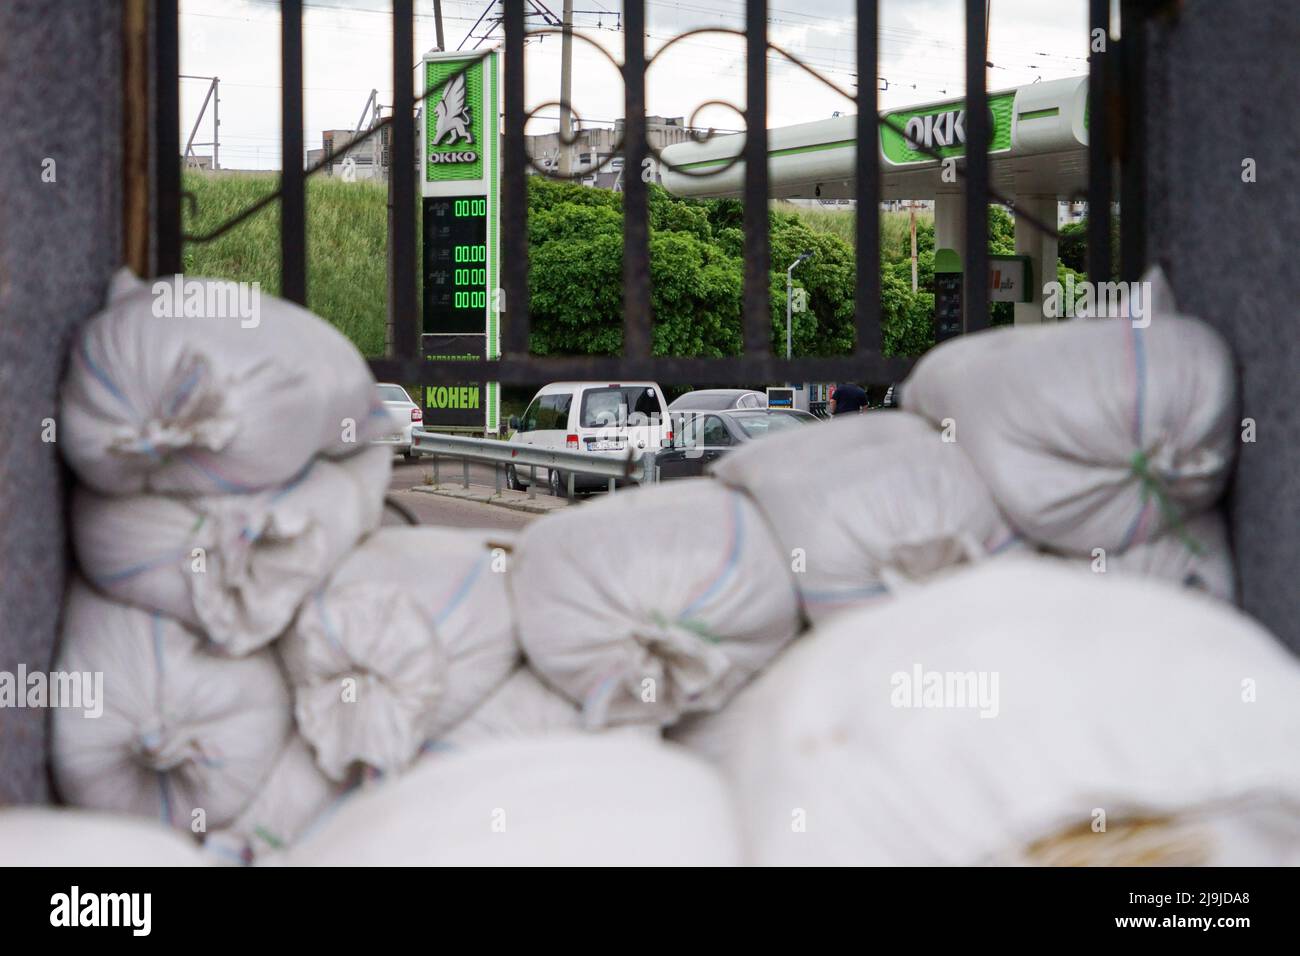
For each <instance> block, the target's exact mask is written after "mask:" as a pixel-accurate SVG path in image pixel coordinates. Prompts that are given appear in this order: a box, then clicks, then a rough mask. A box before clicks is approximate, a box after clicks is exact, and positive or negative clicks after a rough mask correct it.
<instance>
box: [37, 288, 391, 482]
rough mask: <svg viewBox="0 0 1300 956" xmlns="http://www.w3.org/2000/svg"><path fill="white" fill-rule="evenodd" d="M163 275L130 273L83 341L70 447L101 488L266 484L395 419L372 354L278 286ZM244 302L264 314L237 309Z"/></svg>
mask: <svg viewBox="0 0 1300 956" xmlns="http://www.w3.org/2000/svg"><path fill="white" fill-rule="evenodd" d="M156 284H157V285H158V287H159V288H158V292H157V293H155V291H154V288H153V285H151V284H149V283H145V282H141V281H139V280H137V279H135V278H134V277H133V276H132V275H131V274H130V273H129V272H127V271H126V270H123V271H122V272H121V273H119V274H118V276H117V277H116V279H115V281H114V283H113V286H112V288H111V290H110V294H109V301H108V304H107V306H106V307H105V308H104V310H103V311H102V312H100V313H98V314H97V315H95V316H94V317H93V318H91V319H90V321H89V322H87V323H86V325H85V326H83V327H82V329H81V330H80V332H79V334H78V336H77V341H76V342H75V344H74V346H73V349H72V355H71V358H70V361H69V366H68V371H67V374H66V375H65V377H64V381H63V392H62V415H61V420H60V435H59V446H60V447H61V448H62V449H63V453H64V456H65V458H66V459H67V461H68V463H69V464H70V465H71V466H72V469H73V470H74V471H75V472H76V473H77V477H78V478H79V479H80V480H81V481H83V482H85V483H86V484H87V485H89V486H91V487H92V488H94V489H96V490H97V491H100V492H103V493H105V494H115V495H120V494H131V493H134V492H140V491H163V492H187V493H198V494H214V493H232V492H248V491H257V490H261V489H264V488H270V487H274V486H276V485H281V484H283V483H285V482H287V481H290V480H291V479H292V478H293V477H294V476H295V475H297V474H298V473H299V472H300V471H301V470H302V469H303V468H304V467H305V466H306V465H307V463H308V462H309V461H311V459H312V458H314V457H315V456H316V455H318V454H326V455H345V454H349V453H351V452H354V451H356V450H357V449H359V448H363V447H365V446H366V444H367V442H368V441H369V439H370V438H371V437H373V435H372V434H371V433H372V431H373V430H374V429H375V428H377V427H379V426H381V425H382V424H383V423H384V422H385V416H386V413H385V412H384V409H383V406H382V404H380V403H379V402H378V399H377V396H376V392H375V382H374V378H373V377H372V376H371V374H370V370H369V369H368V368H367V366H366V363H365V359H364V358H363V357H362V356H361V354H360V353H359V352H358V351H357V350H356V348H355V347H354V346H353V345H352V344H351V343H350V342H349V341H348V340H347V338H346V337H345V336H344V335H343V334H342V333H341V332H339V331H338V330H337V329H335V328H333V327H332V326H331V325H330V324H329V323H327V322H324V321H322V320H321V319H320V318H318V317H317V316H315V315H313V314H312V313H311V312H308V311H307V310H306V309H304V308H301V307H299V306H297V305H294V304H293V303H291V302H287V301H285V300H283V299H279V298H275V297H273V296H269V295H268V296H260V295H259V296H258V297H257V298H256V300H253V301H250V302H247V303H240V301H239V300H238V299H237V298H235V299H232V298H231V294H232V293H234V294H235V295H236V296H237V295H238V290H237V288H236V287H235V284H234V283H230V282H223V281H220V280H213V279H186V278H185V277H183V276H176V277H167V278H166V279H163V280H159V282H158V283H156ZM177 289H179V290H181V292H182V293H183V294H182V295H181V296H180V297H179V298H178V297H177V296H176V295H175V291H176V290H177ZM244 294H245V296H246V297H247V295H248V292H247V291H245V293H244ZM182 300H183V301H182ZM200 301H202V303H203V304H202V305H199V303H200ZM186 304H189V305H191V306H192V308H191V309H190V310H189V311H181V308H180V307H181V306H183V305H186ZM241 304H246V305H255V306H256V309H255V314H254V310H249V312H250V316H249V317H243V316H241V315H230V314H229V313H230V312H231V311H232V310H234V309H236V307H237V306H238V305H241ZM211 307H216V309H217V310H218V311H221V312H225V313H227V314H228V317H217V316H214V315H210V314H207V313H208V312H209V311H211ZM240 311H243V310H240ZM178 313H179V314H178ZM195 313H200V314H195Z"/></svg>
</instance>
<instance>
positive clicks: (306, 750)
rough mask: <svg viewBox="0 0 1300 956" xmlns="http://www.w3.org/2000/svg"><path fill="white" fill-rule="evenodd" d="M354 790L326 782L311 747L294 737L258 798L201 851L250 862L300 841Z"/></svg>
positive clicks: (225, 859)
mask: <svg viewBox="0 0 1300 956" xmlns="http://www.w3.org/2000/svg"><path fill="white" fill-rule="evenodd" d="M351 785H352V783H351V782H350V783H349V784H340V783H336V782H335V781H333V780H330V779H329V778H328V777H326V776H325V774H324V773H323V772H322V771H321V769H320V768H319V767H318V766H316V760H315V758H314V756H313V755H312V752H311V747H310V746H308V744H307V742H306V741H305V740H304V739H303V738H302V736H301V735H300V734H297V733H295V734H292V735H290V737H289V739H288V741H287V742H286V744H285V746H284V750H283V751H282V752H281V754H280V756H279V757H278V758H277V759H276V761H275V765H274V766H273V767H272V768H271V771H270V773H269V774H267V777H266V779H265V780H263V781H262V784H261V786H260V787H258V790H257V794H256V795H255V796H254V797H253V799H252V800H250V801H249V803H248V805H247V806H246V807H245V808H244V809H243V810H242V811H240V813H239V815H238V816H237V817H236V818H235V819H234V820H233V821H232V822H231V823H230V824H229V826H226V827H223V828H221V829H219V830H214V831H213V832H211V833H209V834H208V836H207V839H206V840H204V841H203V848H204V850H206V851H208V852H209V853H212V854H215V855H216V857H218V858H219V859H220V860H222V861H223V862H226V863H237V864H248V863H252V862H253V861H254V860H256V859H257V858H259V857H261V856H263V855H265V854H267V853H272V852H274V851H276V850H282V849H284V848H285V847H287V846H290V845H292V844H293V843H295V842H297V841H298V840H299V839H301V838H302V837H303V835H304V834H306V833H307V832H308V831H309V830H310V828H311V827H312V825H313V824H314V823H316V822H317V821H318V820H320V819H321V817H322V815H323V814H325V813H327V812H329V810H330V809H331V808H333V807H334V806H335V805H337V803H338V802H339V801H340V800H341V799H342V798H343V796H344V794H345V793H346V792H347V791H348V789H349V788H350V786H351Z"/></svg>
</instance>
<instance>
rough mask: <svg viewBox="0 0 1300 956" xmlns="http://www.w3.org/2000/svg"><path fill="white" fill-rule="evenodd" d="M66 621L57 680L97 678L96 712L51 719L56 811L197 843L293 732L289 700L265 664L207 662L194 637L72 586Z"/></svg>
mask: <svg viewBox="0 0 1300 956" xmlns="http://www.w3.org/2000/svg"><path fill="white" fill-rule="evenodd" d="M63 617H64V620H63V634H62V639H61V643H60V645H59V650H58V656H57V659H56V663H55V668H56V670H57V671H59V672H67V673H77V674H86V673H88V674H92V675H102V679H103V703H104V706H103V713H102V714H101V715H100V716H98V717H96V716H90V715H87V714H86V712H85V710H84V709H73V708H57V709H55V710H54V715H53V730H52V742H51V754H50V761H51V765H52V767H53V771H54V779H55V782H56V784H57V786H58V790H59V793H60V794H61V795H62V797H63V799H64V800H65V801H66V802H68V803H71V804H75V805H77V806H82V807H92V808H94V809H98V810H112V811H119V812H124V813H133V814H137V815H140V816H146V817H153V818H154V819H161V820H162V821H163V822H164V823H170V824H171V825H173V826H175V827H178V828H180V829H183V830H193V831H194V832H200V831H199V830H198V829H194V828H195V827H196V826H201V827H202V828H203V829H208V830H210V829H213V828H216V827H220V826H223V825H224V824H226V823H228V822H229V821H230V820H232V819H233V818H234V817H235V815H236V814H237V813H238V812H239V811H240V810H241V809H243V807H244V806H245V805H246V804H247V803H248V801H249V800H250V799H251V798H252V796H253V794H254V793H255V792H256V791H257V789H258V787H259V786H260V785H261V783H262V781H263V780H264V779H265V778H266V776H267V774H268V773H269V772H270V770H271V767H272V766H273V765H274V763H275V760H276V757H277V756H278V755H279V753H280V750H281V749H282V748H283V746H284V742H285V740H286V739H287V737H288V734H289V731H290V726H291V718H290V701H289V692H288V688H287V687H286V686H285V683H284V678H283V676H282V675H281V673H280V668H279V666H278V665H277V663H276V661H275V658H274V657H273V656H272V654H271V653H270V652H269V651H259V652H257V653H255V654H251V655H249V656H247V657H242V658H229V657H224V656H221V655H217V654H212V653H209V652H208V651H207V650H206V644H205V642H204V641H203V639H202V638H201V637H199V635H197V634H195V633H194V632H193V631H190V630H188V629H186V628H185V627H183V626H182V625H180V624H178V623H177V622H175V621H172V620H170V619H168V618H165V617H163V616H162V615H160V614H157V613H152V614H151V613H149V612H147V611H141V610H138V609H136V608H133V607H129V606H127V605H124V604H117V603H115V602H113V601H109V600H106V599H105V598H102V597H100V596H99V595H97V594H96V593H95V592H94V591H93V590H92V589H91V588H90V587H88V586H87V585H86V584H84V583H83V582H81V581H75V582H74V583H73V584H72V585H71V587H70V589H69V591H68V595H67V600H66V602H65V605H64V612H63ZM199 811H202V812H201V813H200V812H199Z"/></svg>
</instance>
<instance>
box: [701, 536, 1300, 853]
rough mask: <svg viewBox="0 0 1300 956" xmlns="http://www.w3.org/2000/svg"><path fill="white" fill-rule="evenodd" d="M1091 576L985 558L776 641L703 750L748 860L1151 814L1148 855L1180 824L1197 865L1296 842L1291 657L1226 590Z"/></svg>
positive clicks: (937, 847)
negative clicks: (734, 720)
mask: <svg viewBox="0 0 1300 956" xmlns="http://www.w3.org/2000/svg"><path fill="white" fill-rule="evenodd" d="M1101 578H1102V576H1101V575H1097V576H1089V575H1086V574H1081V573H1079V572H1078V570H1076V569H1074V568H1071V567H1068V566H1066V565H1064V564H1063V563H1062V562H1059V561H1055V560H1052V559H1048V558H1022V557H1016V558H1007V559H1005V560H1002V561H992V562H986V563H984V564H980V565H975V566H973V567H972V568H970V569H969V570H963V571H959V572H956V573H954V574H953V575H950V576H947V577H945V578H942V579H940V580H938V581H936V582H935V583H933V584H930V585H927V586H924V587H922V588H920V589H918V590H916V591H915V592H913V593H911V594H908V595H905V596H903V597H901V598H899V599H898V600H897V601H891V602H888V603H885V604H881V605H879V606H877V607H875V608H871V609H869V610H864V611H859V612H856V613H854V614H852V615H845V616H843V617H841V618H838V619H836V620H835V621H834V622H832V623H831V624H830V625H828V626H827V627H825V628H822V629H819V630H818V631H815V632H814V633H813V634H812V635H809V636H808V637H806V638H804V639H803V640H802V641H800V642H799V644H797V645H795V646H794V647H792V648H791V649H790V650H789V651H788V652H787V653H786V654H785V655H784V656H783V657H782V659H781V660H780V661H779V662H778V663H777V664H776V665H774V666H773V667H772V668H771V669H770V670H768V671H767V672H766V673H765V674H764V675H762V676H761V677H760V678H759V679H758V680H757V681H755V683H754V684H753V685H752V688H751V691H752V693H750V694H746V695H742V696H741V698H738V699H737V700H736V701H735V702H734V704H735V705H737V706H738V707H739V706H742V705H743V707H744V709H745V710H746V711H747V713H746V714H745V721H744V726H745V731H744V734H743V737H742V738H741V739H739V740H738V741H736V742H735V744H734V745H733V746H732V748H731V752H730V753H729V754H727V755H726V756H725V757H724V765H725V766H726V768H727V769H728V772H729V774H730V777H731V780H732V783H733V785H734V787H735V790H736V795H737V805H738V806H739V807H740V808H741V812H742V814H743V817H744V826H745V831H746V838H747V841H748V842H747V846H748V848H749V850H750V852H751V854H752V858H753V861H754V862H758V863H763V864H793V863H801V864H808V863H811V864H850V863H851V864H871V865H966V864H974V863H983V862H997V861H1005V860H1008V859H1016V858H1020V857H1024V858H1027V859H1032V858H1034V857H1035V856H1036V855H1037V856H1038V857H1039V858H1040V859H1042V853H1043V851H1044V849H1045V848H1046V847H1049V846H1051V845H1052V844H1054V843H1055V844H1058V846H1059V841H1061V840H1062V838H1068V837H1069V836H1070V835H1071V834H1078V833H1080V832H1087V833H1089V834H1090V835H1091V836H1093V837H1094V838H1095V839H1096V840H1098V841H1104V840H1106V839H1107V835H1106V833H1101V832H1097V833H1093V826H1094V824H1095V823H1104V824H1106V826H1107V833H1110V834H1111V839H1112V840H1113V841H1115V842H1116V843H1118V842H1124V841H1127V840H1128V839H1129V838H1130V837H1131V835H1132V831H1133V829H1134V827H1135V826H1142V825H1144V824H1151V823H1155V824H1157V825H1158V827H1159V828H1160V830H1162V831H1163V832H1161V833H1160V840H1159V842H1160V843H1161V844H1163V845H1165V846H1166V848H1167V849H1168V850H1170V851H1171V852H1170V853H1169V854H1167V855H1165V856H1162V857H1161V859H1160V860H1159V861H1160V862H1169V861H1170V859H1183V858H1185V857H1186V852H1187V850H1188V848H1187V846H1186V845H1185V840H1184V839H1183V836H1180V835H1179V833H1178V831H1179V829H1180V828H1181V827H1182V825H1183V824H1185V823H1188V822H1195V823H1198V824H1201V825H1203V829H1204V831H1205V832H1206V833H1207V834H1208V835H1207V836H1206V837H1205V838H1204V839H1203V840H1202V842H1201V843H1200V844H1199V845H1198V846H1197V847H1195V850H1196V854H1195V855H1196V857H1197V858H1198V859H1203V860H1204V862H1207V863H1210V864H1214V863H1217V862H1221V861H1228V860H1232V861H1234V862H1248V861H1247V860H1243V859H1242V855H1243V851H1242V848H1243V847H1244V846H1250V847H1253V848H1254V849H1252V850H1251V851H1250V853H1248V854H1246V855H1251V854H1254V855H1255V856H1256V858H1255V859H1254V860H1250V861H1249V862H1256V863H1264V862H1272V861H1275V860H1278V859H1279V858H1282V857H1290V858H1291V859H1292V860H1295V859H1297V858H1298V857H1300V764H1297V762H1296V760H1295V753H1296V740H1297V739H1300V665H1298V664H1297V663H1296V661H1295V660H1294V659H1293V658H1292V657H1291V656H1290V655H1289V654H1288V653H1287V652H1286V651H1285V650H1284V649H1283V648H1282V647H1281V646H1280V645H1279V644H1278V642H1277V641H1276V640H1275V639H1274V638H1273V637H1272V636H1271V635H1270V634H1268V632H1266V631H1265V630H1264V629H1263V628H1261V627H1260V626H1259V625H1258V624H1256V623H1255V622H1254V621H1253V620H1251V619H1250V618H1248V617H1246V616H1245V615H1243V614H1241V613H1239V612H1237V611H1236V610H1235V609H1233V608H1232V607H1230V606H1229V605H1226V604H1223V603H1221V602H1218V601H1210V600H1207V599H1206V598H1205V597H1203V596H1201V595H1196V594H1189V593H1187V592H1185V591H1180V590H1177V589H1174V588H1168V587H1159V586H1153V585H1152V584H1151V583H1150V582H1148V581H1144V580H1140V579H1135V578H1115V579H1113V580H1102V579H1101ZM1255 807H1261V808H1263V809H1261V810H1260V811H1259V812H1258V813H1257V814H1256V813H1255V811H1254V810H1253V809H1252V808H1255ZM1278 808H1282V814H1283V816H1282V820H1281V822H1280V823H1279V820H1278V816H1277V814H1278ZM1103 814H1104V816H1103ZM1247 829H1251V830H1253V831H1254V832H1255V836H1254V837H1252V838H1251V842H1250V843H1248V844H1243V843H1240V842H1233V841H1236V840H1238V839H1240V838H1239V837H1231V838H1229V837H1228V836H1227V834H1229V833H1231V832H1235V833H1237V834H1241V833H1242V832H1243V831H1244V830H1247ZM1288 829H1289V830H1290V832H1291V837H1290V838H1289V840H1290V842H1289V843H1286V844H1283V845H1279V846H1277V847H1275V848H1274V849H1272V850H1268V851H1267V852H1266V851H1264V850H1263V849H1260V848H1261V847H1262V846H1263V845H1264V844H1265V842H1266V841H1264V840H1263V839H1262V837H1261V836H1260V835H1261V834H1266V833H1268V834H1274V835H1276V834H1278V833H1282V832H1286V831H1287V830H1288ZM1180 844H1182V846H1180ZM1105 845H1110V844H1105ZM1102 846H1103V844H1100V843H1099V844H1098V846H1097V852H1096V853H1094V854H1091V855H1090V856H1091V857H1092V858H1093V859H1104V858H1105V857H1106V853H1105V852H1103V851H1102ZM1149 848H1150V847H1149V846H1148V849H1149ZM1071 855H1075V856H1077V854H1070V853H1066V854H1065V857H1066V858H1069V857H1070V856H1071ZM1048 856H1049V857H1050V856H1051V854H1048ZM1042 861H1044V862H1048V861H1050V860H1046V859H1044V860H1042ZM1151 862H1156V861H1155V860H1152V861H1151Z"/></svg>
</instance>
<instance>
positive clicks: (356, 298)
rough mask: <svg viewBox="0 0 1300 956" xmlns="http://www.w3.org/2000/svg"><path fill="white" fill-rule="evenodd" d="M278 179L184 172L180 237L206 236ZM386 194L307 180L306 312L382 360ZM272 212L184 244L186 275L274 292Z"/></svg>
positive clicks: (374, 187)
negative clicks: (207, 239)
mask: <svg viewBox="0 0 1300 956" xmlns="http://www.w3.org/2000/svg"><path fill="white" fill-rule="evenodd" d="M278 183H279V176H278V175H276V174H274V173H270V174H265V175H248V174H234V173H229V174H221V173H215V174H194V173H190V174H187V175H186V177H185V188H186V189H187V190H188V191H189V192H191V193H192V194H193V195H194V199H195V202H194V211H195V215H193V216H191V215H190V212H189V210H190V204H189V203H188V202H187V203H186V204H185V208H184V212H185V231H186V232H187V233H191V234H202V233H204V232H207V231H210V230H212V229H214V228H216V227H217V226H219V225H220V224H221V223H223V222H225V221H226V220H228V219H230V218H231V217H233V216H235V215H237V214H238V213H239V212H241V211H242V210H244V209H246V208H248V207H249V206H251V205H252V204H253V203H255V202H256V201H257V200H258V199H260V198H262V197H263V196H266V195H267V194H268V193H271V192H274V191H275V189H276V186H277V185H278ZM387 203H388V193H387V187H386V186H385V185H384V184H383V183H374V182H357V183H345V182H343V181H341V180H338V179H326V178H322V177H319V176H314V177H312V178H311V179H309V180H308V181H307V306H308V308H310V309H311V310H312V311H313V312H316V313H317V314H319V315H321V316H323V317H325V318H326V319H328V320H329V321H330V322H332V323H333V324H334V325H335V326H337V327H338V329H339V330H340V331H342V332H343V334H344V335H346V336H347V337H348V338H349V339H351V340H352V341H353V342H354V343H355V344H356V346H357V348H359V349H360V350H361V351H362V353H363V354H365V355H367V356H372V357H374V356H382V355H383V354H384V332H385V321H386V319H385V317H386V314H387V307H388V306H387V300H388V291H387V286H388V280H387V268H386V265H385V253H386V250H387V247H388V222H387V220H388V209H387ZM279 210H280V207H279V204H278V203H271V204H270V205H269V206H268V207H267V208H265V209H263V210H262V211H260V212H258V213H257V214H256V215H255V216H253V217H252V218H251V219H249V220H247V221H245V222H243V223H240V224H239V225H238V226H236V227H235V228H234V229H232V230H231V231H230V232H228V233H226V234H225V235H224V236H221V237H220V238H219V239H214V240H213V241H212V242H207V243H195V242H190V243H186V245H185V264H184V269H185V272H186V273H187V274H192V275H196V276H210V277H215V278H221V279H235V280H238V281H242V282H260V283H261V286H262V291H263V292H266V293H268V294H271V295H278V294H279V292H280V211H279Z"/></svg>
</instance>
